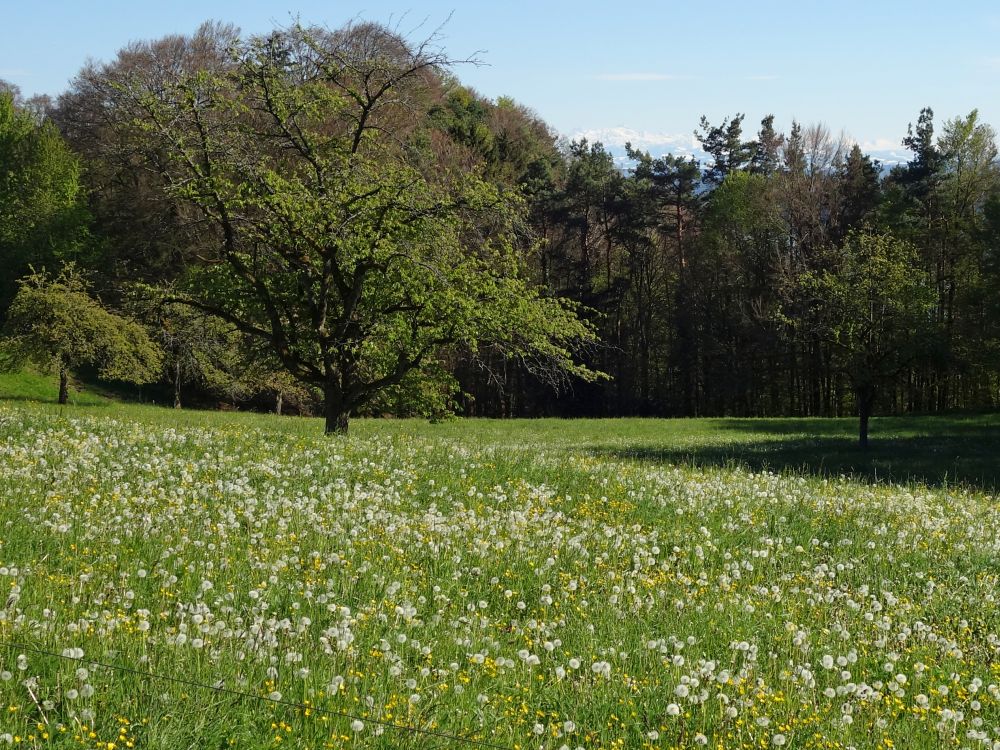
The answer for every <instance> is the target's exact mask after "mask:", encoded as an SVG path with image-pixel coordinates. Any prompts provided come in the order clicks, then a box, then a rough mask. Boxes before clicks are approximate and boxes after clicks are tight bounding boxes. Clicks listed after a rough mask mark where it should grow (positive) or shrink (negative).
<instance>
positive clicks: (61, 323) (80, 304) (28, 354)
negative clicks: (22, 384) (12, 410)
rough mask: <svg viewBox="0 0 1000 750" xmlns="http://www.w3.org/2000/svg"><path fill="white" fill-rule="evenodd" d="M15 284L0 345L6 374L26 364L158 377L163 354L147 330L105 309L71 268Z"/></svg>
mask: <svg viewBox="0 0 1000 750" xmlns="http://www.w3.org/2000/svg"><path fill="white" fill-rule="evenodd" d="M19 286H20V288H19V290H18V292H17V295H16V296H15V297H14V301H13V302H12V303H11V306H10V309H9V311H8V316H7V321H6V323H5V325H4V329H3V332H4V338H3V340H2V343H0V366H2V368H3V369H4V370H6V371H16V370H19V369H21V368H22V367H24V366H25V365H27V364H30V365H33V366H34V367H36V368H38V369H39V370H41V371H42V372H48V373H51V372H65V371H67V370H73V369H75V368H78V367H80V366H82V365H90V366H94V367H96V368H97V371H98V373H99V374H100V376H101V377H103V378H107V379H109V380H122V381H126V382H130V383H149V382H152V381H153V380H155V379H156V377H157V375H158V374H159V370H160V366H161V355H160V352H159V350H158V349H157V348H156V346H155V345H154V344H153V343H152V342H151V341H150V339H149V337H148V335H147V334H146V331H145V329H144V328H143V327H142V326H141V325H139V324H138V323H136V322H134V321H132V320H129V319H127V318H123V317H121V316H119V315H116V314H115V313H113V312H110V311H109V310H107V309H106V308H104V306H102V305H101V303H100V302H98V301H97V300H96V299H94V298H93V297H92V296H91V295H90V292H89V288H88V284H87V282H86V281H85V279H84V278H83V277H82V276H81V275H80V273H79V272H78V271H77V270H76V269H75V267H73V266H72V265H69V266H66V267H64V268H63V270H62V271H61V272H60V273H59V274H57V275H55V276H49V275H46V274H45V273H32V274H31V275H29V276H27V277H25V278H24V279H21V281H20V282H19Z"/></svg>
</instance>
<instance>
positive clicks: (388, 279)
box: [117, 25, 597, 430]
mask: <svg viewBox="0 0 1000 750" xmlns="http://www.w3.org/2000/svg"><path fill="white" fill-rule="evenodd" d="M442 63H443V59H442V58H439V57H435V56H434V55H433V54H430V53H427V52H426V50H425V49H424V48H419V49H416V50H413V49H410V48H409V47H408V46H407V44H406V43H405V41H403V40H401V39H399V38H398V37H395V36H394V35H393V34H391V33H390V32H388V31H387V30H385V29H383V28H381V27H378V26H374V25H363V26H359V27H357V28H351V29H347V30H345V31H343V32H342V33H341V34H340V35H337V34H334V35H330V34H328V33H326V32H322V31H318V30H315V29H304V28H300V27H295V28H293V29H292V30H290V31H287V32H280V33H276V34H274V35H271V36H269V37H266V38H255V39H251V40H248V41H247V42H244V43H242V44H241V45H239V46H238V47H237V49H236V51H235V57H234V59H233V61H232V64H231V65H230V66H228V67H227V68H225V69H223V70H220V71H207V70H202V71H199V72H197V73H194V74H185V73H181V74H178V75H177V76H176V77H174V78H172V79H171V80H169V81H167V82H166V84H164V82H162V81H160V80H158V79H157V80H152V79H144V78H141V77H135V78H133V79H132V80H130V81H129V82H128V86H129V89H128V96H127V97H125V98H124V99H123V100H122V103H121V106H122V110H121V111H120V112H118V113H117V116H118V117H123V118H128V119H129V121H130V122H131V123H132V124H133V127H136V128H139V129H141V130H143V131H144V132H146V133H147V136H148V139H149V141H150V143H151V147H152V148H153V149H154V150H155V151H156V152H157V153H159V152H165V153H168V154H170V156H171V159H170V160H169V161H168V162H167V163H166V164H164V162H163V161H162V160H160V161H159V162H155V164H154V165H155V166H157V167H159V168H160V169H162V170H163V171H162V176H163V179H164V181H165V182H166V184H167V185H168V186H169V187H168V192H169V195H170V196H171V197H172V198H174V199H175V200H177V201H178V202H179V203H182V204H187V205H188V206H192V207H194V208H195V209H196V210H197V211H199V212H200V213H201V214H202V216H203V220H205V221H207V222H208V224H209V225H210V226H212V227H213V228H214V229H215V230H216V231H217V233H218V236H219V238H220V244H221V246H220V247H219V248H218V250H217V251H216V256H215V257H214V258H211V259H207V260H206V262H203V263H201V264H195V265H193V266H192V267H191V268H190V269H189V271H188V273H187V274H186V275H185V276H184V278H183V279H182V280H181V281H180V282H179V283H178V284H177V285H176V287H175V288H174V290H173V292H172V299H173V301H175V302H179V303H182V304H185V305H187V306H189V307H191V308H193V309H195V310H198V311H201V312H203V313H208V314H211V315H214V316H216V317H218V318H219V319H220V320H223V321H225V322H226V323H227V324H229V325H231V326H233V327H234V328H235V329H237V330H238V331H240V332H241V333H242V334H245V335H248V336H251V337H255V338H257V339H258V340H260V341H262V342H264V343H265V344H266V345H267V346H268V347H269V348H270V350H271V352H272V356H273V358H274V359H275V361H277V362H280V364H281V366H282V367H283V368H284V369H285V370H287V371H288V372H289V373H290V374H291V375H293V376H294V377H295V378H296V379H298V380H299V381H300V382H301V383H303V384H306V385H309V386H314V387H317V388H320V389H322V390H323V392H324V398H325V402H326V408H327V416H328V419H329V422H328V429H330V430H343V429H346V424H347V416H348V415H349V414H350V413H351V411H353V410H357V409H359V408H361V407H363V406H365V405H366V404H368V403H370V402H371V401H372V400H373V399H374V398H376V396H377V395H378V394H379V393H380V392H382V391H383V390H385V389H389V388H394V389H399V388H402V387H404V385H405V384H407V383H414V384H417V383H419V382H420V379H421V377H428V378H432V379H433V378H434V377H435V374H436V373H438V372H439V370H440V368H439V361H440V358H441V357H442V356H443V355H444V354H445V353H446V352H447V350H448V349H449V348H452V347H461V348H463V349H464V350H467V351H469V352H472V353H475V352H478V351H480V350H481V349H483V348H485V347H487V346H489V347H494V348H499V349H500V350H501V351H502V352H503V355H504V356H505V357H509V358H516V359H518V360H519V361H521V362H523V363H525V364H526V365H527V366H528V367H534V368H537V369H538V370H539V371H540V372H541V373H542V374H543V376H544V377H547V378H550V379H553V380H558V379H560V378H562V377H564V376H576V377H582V378H585V379H594V378H596V377H597V374H596V373H594V372H592V371H591V370H589V369H588V368H586V367H584V366H582V365H580V364H578V363H577V362H576V361H575V360H574V349H575V347H577V346H578V345H580V344H586V343H587V342H590V341H592V340H593V338H594V336H593V332H592V330H591V329H590V327H589V326H587V325H586V324H584V323H582V322H580V321H579V320H578V319H577V317H576V315H575V311H574V308H573V306H572V305H571V304H569V303H565V302H563V301H560V300H557V299H552V298H548V297H544V296H542V294H541V293H540V291H539V290H538V289H536V288H534V287H532V286H531V285H530V284H529V283H527V281H526V280H525V274H524V272H523V268H522V262H521V253H522V252H523V249H524V248H523V241H522V237H523V214H524V206H523V203H522V202H521V201H520V200H519V199H518V198H517V197H516V196H515V195H513V194H510V193H506V192H504V191H502V190H499V189H498V188H497V187H496V186H494V185H492V184H490V183H489V182H487V181H486V180H484V179H482V178H481V176H480V175H479V174H478V173H477V171H476V170H472V171H465V170H461V169H457V168H455V167H454V166H453V165H451V164H449V163H448V162H447V161H446V160H444V161H436V162H435V161H431V162H428V159H430V158H431V157H433V156H434V154H433V152H429V151H428V150H427V149H425V148H423V146H422V145H421V141H420V138H421V137H422V133H421V131H420V129H419V128H414V127H413V122H414V121H416V122H417V123H419V122H420V121H421V118H422V117H423V116H424V115H425V113H424V112H423V111H422V109H423V107H425V101H426V100H427V98H428V97H429V95H430V93H429V91H428V90H427V88H426V86H425V83H424V79H423V78H422V71H424V70H425V69H428V68H430V67H433V66H437V65H440V64H442ZM458 93H459V94H460V93H461V92H458ZM457 103H458V104H461V100H458V101H457ZM466 103H467V104H468V106H470V107H472V109H473V110H474V109H475V107H474V106H472V105H473V104H474V101H473V100H472V99H471V98H468V100H467V102H466ZM456 106H457V105H456ZM473 114H474V112H473Z"/></svg>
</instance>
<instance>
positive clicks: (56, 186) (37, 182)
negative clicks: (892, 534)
mask: <svg viewBox="0 0 1000 750" xmlns="http://www.w3.org/2000/svg"><path fill="white" fill-rule="evenodd" d="M79 178H80V166H79V163H78V162H77V160H76V157H75V156H74V155H73V154H72V153H71V152H70V151H69V149H68V148H67V147H66V144H65V143H64V142H63V140H62V138H61V137H60V136H59V133H58V132H57V131H56V129H55V127H54V126H53V125H52V124H51V123H49V122H47V121H45V122H41V123H40V122H39V121H38V118H37V117H36V116H35V115H33V114H32V113H31V112H30V111H29V110H28V109H25V108H22V107H19V106H17V105H16V104H15V99H14V94H13V93H12V92H9V91H6V92H5V91H0V319H2V318H3V314H4V310H5V309H6V307H7V305H8V304H9V303H10V300H11V298H12V297H13V296H14V293H15V292H16V289H17V287H16V280H17V279H18V278H20V277H21V276H23V275H24V274H25V273H27V271H28V267H29V265H31V264H34V265H36V266H41V265H42V264H45V263H53V262H56V261H60V260H68V259H71V258H73V257H76V254H77V253H79V251H80V250H82V249H83V247H84V246H85V242H86V239H87V232H86V225H87V213H86V209H85V207H84V205H83V201H82V196H81V191H80V182H79Z"/></svg>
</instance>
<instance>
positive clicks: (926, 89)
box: [0, 0, 1000, 152]
mask: <svg viewBox="0 0 1000 750" xmlns="http://www.w3.org/2000/svg"><path fill="white" fill-rule="evenodd" d="M292 14H298V15H299V16H300V17H301V18H302V20H303V21H308V22H316V23H322V24H326V25H328V26H331V27H336V26H340V25H341V24H343V23H344V22H345V21H347V20H350V19H351V18H364V19H369V20H377V21H383V22H386V21H389V22H393V23H398V24H399V26H400V28H401V29H403V30H412V36H413V37H414V38H417V37H420V36H421V35H426V33H429V32H430V31H432V30H433V29H434V28H436V27H437V26H438V25H440V24H441V23H443V22H444V21H445V20H446V19H447V18H448V16H449V14H450V15H451V19H450V21H448V23H447V24H446V25H445V27H444V29H443V34H444V38H443V43H444V46H445V48H446V49H447V51H448V52H449V53H450V54H451V55H453V56H455V57H464V56H468V55H470V54H472V53H476V52H478V53H479V58H480V59H481V60H482V61H483V62H484V63H485V65H481V66H463V67H460V68H458V69H457V71H456V72H457V73H458V74H459V76H460V78H462V80H463V81H465V82H467V83H468V84H470V85H472V86H473V87H475V88H476V89H477V90H479V91H480V92H481V93H482V94H485V95H487V96H490V97H496V96H499V95H504V94H507V95H512V96H514V98H516V99H518V100H519V101H521V102H523V103H525V104H527V105H529V106H530V107H532V108H533V109H535V110H536V111H537V112H538V113H539V114H540V115H541V116H542V117H544V118H545V120H547V121H548V122H549V123H550V124H551V125H553V126H554V127H555V128H557V129H558V130H559V131H560V132H561V133H563V134H566V135H578V134H589V135H590V136H591V137H596V138H601V139H603V140H605V141H609V142H614V141H615V140H623V139H624V138H626V137H631V138H632V140H633V141H636V142H638V143H640V144H642V143H644V142H645V143H648V144H659V143H676V144H678V145H680V146H681V147H683V146H684V145H685V144H690V136H691V133H692V131H693V130H694V128H695V127H696V125H697V123H698V119H699V117H700V116H701V115H702V114H706V115H708V117H709V119H711V120H712V121H713V122H714V121H717V120H720V119H721V118H722V117H723V116H725V115H727V114H730V113H733V112H745V113H746V115H747V120H748V121H750V122H752V123H754V124H755V123H756V122H757V121H759V119H760V118H761V117H762V116H763V115H765V114H767V113H769V112H773V113H774V114H775V115H776V117H777V121H778V124H779V125H780V126H781V127H783V128H786V129H787V127H788V125H789V124H790V122H791V120H792V118H798V119H799V120H800V121H802V122H805V123H812V122H817V121H819V122H825V123H826V124H827V125H829V126H830V128H831V129H832V130H834V131H835V132H838V131H840V130H844V131H845V132H846V133H847V134H848V135H849V136H850V137H851V138H852V139H854V140H857V141H859V142H861V143H862V144H863V145H865V146H866V147H867V148H868V149H869V150H871V151H876V152H888V151H891V150H893V149H898V143H899V140H900V139H901V138H902V136H903V135H904V134H905V131H906V124H907V123H908V122H910V121H911V120H915V119H916V116H917V113H918V112H919V110H920V108H921V107H922V106H925V105H930V106H932V107H934V110H935V113H936V115H937V118H938V122H941V121H942V120H943V119H946V118H950V117H953V116H955V115H958V114H966V113H967V112H968V111H969V110H971V109H972V108H974V107H978V108H979V110H980V113H981V115H982V116H983V118H984V119H985V120H986V121H987V122H990V123H993V124H994V125H995V126H996V127H998V128H1000V5H998V4H996V3H995V2H994V3H991V2H986V1H985V0H960V1H959V2H952V3H941V2H940V1H939V0H935V2H923V1H921V0H911V1H910V2H899V1H897V0H868V2H855V1H854V0H846V1H844V2H840V3H839V4H836V5H835V4H834V3H831V2H812V1H811V0H798V2H789V1H787V0H757V1H756V2H745V1H744V2H728V1H727V0H716V2H705V3H701V2H690V1H689V2H671V1H665V2H653V1H652V0H647V1H644V2H623V3H617V4H616V3H609V2H606V0H605V1H603V2H589V1H587V0H577V1H576V2H564V1H563V0H556V1H548V0H535V1H534V2H525V1H524V0H497V1H494V2H464V3H459V2H458V1H457V0H424V1H423V2H413V1H412V0H411V1H410V2H394V1H382V2H358V3H350V2H318V1H317V0H297V1H295V2H290V0H278V1H277V2H257V1H255V0H242V1H241V2H236V1H233V0H202V1H201V2H192V1H191V0H179V1H175V2H170V1H169V0H161V1H160V2H155V1H154V2H148V1H143V0H132V1H131V2H122V1H120V0H110V1H107V2H105V1H102V0H92V1H91V2H82V1H79V0H78V1H76V2H67V1H61V2H60V1H46V0H38V1H37V2H33V3H28V2H25V3H11V4H9V6H8V7H7V8H6V9H5V10H4V13H3V18H4V27H5V29H4V31H5V33H4V35H3V36H4V39H3V43H2V45H0V77H2V78H6V79H8V80H11V81H13V82H15V83H17V84H18V85H19V86H20V87H21V88H22V90H23V91H24V92H25V93H27V94H32V93H49V94H56V93H58V92H59V91H61V90H63V89H64V88H65V87H66V86H67V84H68V81H69V80H70V79H71V78H72V76H73V75H74V74H75V72H76V71H77V70H78V69H79V68H80V66H81V65H82V64H83V62H84V61H85V60H86V59H87V58H88V57H92V58H95V59H98V60H107V59H110V58H112V57H113V56H114V54H115V52H116V50H118V49H119V48H120V47H121V46H123V45H124V44H125V43H127V42H128V41H130V40H134V39H146V38H154V37H157V36H161V35H163V34H167V33H173V32H182V33H188V32H191V31H193V30H194V29H195V28H196V27H197V26H198V25H199V24H200V23H201V22H202V21H204V20H207V19H217V20H223V21H229V22H232V23H235V24H237V25H238V26H239V27H240V28H241V29H243V30H244V31H245V32H248V33H253V32H262V31H266V30H267V29H269V28H271V27H272V26H273V25H274V24H275V23H278V24H285V23H287V22H288V21H289V20H290V18H291V17H292Z"/></svg>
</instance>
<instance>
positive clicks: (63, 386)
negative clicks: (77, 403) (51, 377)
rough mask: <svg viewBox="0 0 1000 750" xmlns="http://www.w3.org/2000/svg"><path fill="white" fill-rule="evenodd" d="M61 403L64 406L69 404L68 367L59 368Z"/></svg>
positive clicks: (61, 366)
mask: <svg viewBox="0 0 1000 750" xmlns="http://www.w3.org/2000/svg"><path fill="white" fill-rule="evenodd" d="M59 403H60V404H62V405H64V406H65V405H66V404H67V403H69V372H68V371H67V370H66V365H60V367H59Z"/></svg>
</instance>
